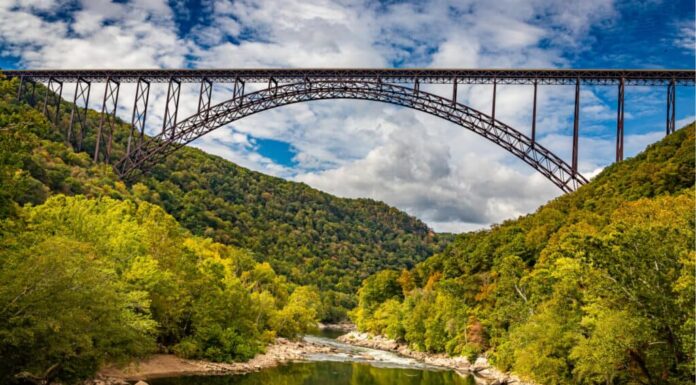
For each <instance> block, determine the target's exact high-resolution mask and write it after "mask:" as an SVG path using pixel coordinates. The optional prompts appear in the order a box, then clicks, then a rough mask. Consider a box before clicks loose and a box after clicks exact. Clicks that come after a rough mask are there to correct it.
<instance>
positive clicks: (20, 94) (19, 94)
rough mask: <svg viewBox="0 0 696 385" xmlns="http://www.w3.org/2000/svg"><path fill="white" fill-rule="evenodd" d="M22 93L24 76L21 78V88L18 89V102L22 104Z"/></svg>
mask: <svg viewBox="0 0 696 385" xmlns="http://www.w3.org/2000/svg"><path fill="white" fill-rule="evenodd" d="M22 92H24V75H22V76H20V77H19V87H17V102H18V103H21V102H22Z"/></svg>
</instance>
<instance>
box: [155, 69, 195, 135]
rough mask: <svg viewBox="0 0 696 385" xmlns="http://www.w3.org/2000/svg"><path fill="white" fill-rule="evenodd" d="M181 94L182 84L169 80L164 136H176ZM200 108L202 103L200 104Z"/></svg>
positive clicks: (172, 79) (163, 127)
mask: <svg viewBox="0 0 696 385" xmlns="http://www.w3.org/2000/svg"><path fill="white" fill-rule="evenodd" d="M180 94H181V82H180V81H179V80H178V79H176V78H171V79H169V86H168V87H167V101H166V104H165V106H164V120H163V122H162V135H169V136H173V135H174V127H175V126H176V118H177V115H178V114H179V95H180ZM198 104H199V107H200V101H199V102H198Z"/></svg>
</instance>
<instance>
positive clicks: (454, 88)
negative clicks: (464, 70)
mask: <svg viewBox="0 0 696 385" xmlns="http://www.w3.org/2000/svg"><path fill="white" fill-rule="evenodd" d="M456 105H457V78H454V81H452V106H456Z"/></svg>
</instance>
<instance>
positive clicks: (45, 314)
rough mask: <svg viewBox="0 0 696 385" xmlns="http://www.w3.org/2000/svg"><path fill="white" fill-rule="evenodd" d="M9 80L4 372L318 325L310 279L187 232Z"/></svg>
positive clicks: (227, 343)
mask: <svg viewBox="0 0 696 385" xmlns="http://www.w3.org/2000/svg"><path fill="white" fill-rule="evenodd" d="M8 91H9V88H8V82H3V81H0V282H1V284H0V357H2V359H0V383H2V384H19V383H25V382H26V383H61V384H77V383H82V380H84V379H85V378H87V377H90V376H93V375H94V373H95V371H96V370H97V369H98V368H99V367H100V365H102V364H104V363H105V362H106V361H108V362H114V361H120V360H124V361H127V360H130V359H132V358H134V357H137V356H143V355H147V354H150V353H154V352H157V351H159V352H174V353H176V354H178V355H180V356H183V357H195V358H205V359H208V360H214V361H230V360H246V359H248V358H251V357H253V356H254V355H255V354H256V353H258V352H260V351H262V350H263V349H265V347H266V346H267V344H268V343H270V342H271V341H273V340H274V338H275V337H276V336H284V337H288V338H296V337H298V336H302V335H304V334H305V333H306V332H307V331H308V330H312V329H314V328H315V327H316V324H317V321H318V320H319V314H320V311H322V309H321V307H322V303H321V299H320V296H319V292H318V290H317V288H316V287H315V286H298V285H296V284H293V283H291V282H288V280H287V279H286V278H285V277H284V276H281V275H278V274H276V273H275V272H274V271H273V269H272V268H271V267H270V265H268V264H267V263H261V262H257V261H254V259H253V258H252V256H251V255H250V253H248V252H247V251H245V250H242V249H239V248H237V247H234V246H228V245H223V244H220V243H215V242H213V241H211V240H210V239H206V238H202V237H197V236H194V235H192V234H191V232H190V231H188V230H186V229H184V228H183V227H182V226H181V225H180V224H179V223H177V221H176V220H175V219H174V218H173V217H171V216H170V215H169V214H167V213H165V212H164V210H163V209H162V208H161V207H159V206H157V205H153V204H150V203H148V202H145V201H143V200H141V199H139V198H138V197H137V196H136V194H133V193H132V192H131V190H129V189H128V188H127V187H126V186H125V185H124V184H123V183H121V182H119V181H118V179H117V178H116V176H115V175H114V173H113V172H112V170H111V168H110V167H109V166H99V165H94V164H92V162H90V161H89V158H88V155H87V154H84V153H81V154H76V153H74V152H73V151H72V150H71V149H70V147H69V146H67V145H65V144H63V143H62V142H61V141H60V135H58V133H57V132H55V131H54V130H53V127H51V125H50V124H49V123H48V122H47V121H46V119H45V118H44V117H43V116H42V115H41V114H40V113H39V112H37V111H36V110H34V109H32V108H29V107H27V106H20V105H17V104H15V103H13V102H12V101H11V99H12V97H11V96H8V95H9V94H10V92H8ZM45 138H49V139H45ZM51 139H58V140H57V141H56V140H51ZM133 190H137V189H133ZM22 378H23V379H26V381H22V380H21V379H22Z"/></svg>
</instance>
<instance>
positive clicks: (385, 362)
mask: <svg viewBox="0 0 696 385" xmlns="http://www.w3.org/2000/svg"><path fill="white" fill-rule="evenodd" d="M338 335H340V333H336V332H331V331H323V332H322V333H320V335H311V336H306V337H305V340H306V341H307V342H312V343H316V344H321V345H326V346H330V347H332V348H334V349H335V353H327V354H313V355H310V356H308V357H307V359H308V361H306V362H293V363H288V364H285V365H281V366H278V367H275V368H271V369H264V370H261V371H259V372H256V373H249V374H243V375H233V376H183V377H172V378H159V379H152V380H151V381H149V383H150V384H151V385H266V384H268V385H276V384H277V385H473V384H475V382H474V380H473V378H470V377H469V378H464V377H461V376H460V375H458V374H457V373H455V372H453V371H451V370H443V369H441V368H437V367H433V366H429V365H425V364H422V363H420V362H418V361H415V360H413V359H410V358H404V357H401V356H399V355H396V354H394V353H391V352H386V351H382V350H375V349H367V348H360V347H355V346H352V345H347V344H344V343H341V342H338V341H336V340H335V338H336V337H337V336H338Z"/></svg>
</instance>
